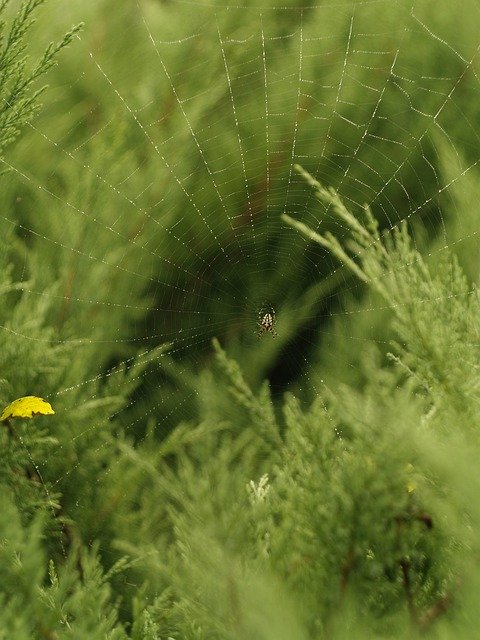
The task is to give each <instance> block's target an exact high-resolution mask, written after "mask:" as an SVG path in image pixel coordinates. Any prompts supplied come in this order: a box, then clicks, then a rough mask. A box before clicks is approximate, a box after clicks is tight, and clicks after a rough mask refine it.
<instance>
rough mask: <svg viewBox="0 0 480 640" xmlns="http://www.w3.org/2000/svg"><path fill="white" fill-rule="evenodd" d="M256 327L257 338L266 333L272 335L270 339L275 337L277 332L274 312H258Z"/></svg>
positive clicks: (271, 310)
mask: <svg viewBox="0 0 480 640" xmlns="http://www.w3.org/2000/svg"><path fill="white" fill-rule="evenodd" d="M258 327H259V329H258V334H257V335H258V337H260V336H262V335H263V334H264V333H267V332H268V333H271V334H272V338H276V337H277V332H276V331H275V311H274V310H273V309H270V310H269V311H265V310H262V311H259V313H258Z"/></svg>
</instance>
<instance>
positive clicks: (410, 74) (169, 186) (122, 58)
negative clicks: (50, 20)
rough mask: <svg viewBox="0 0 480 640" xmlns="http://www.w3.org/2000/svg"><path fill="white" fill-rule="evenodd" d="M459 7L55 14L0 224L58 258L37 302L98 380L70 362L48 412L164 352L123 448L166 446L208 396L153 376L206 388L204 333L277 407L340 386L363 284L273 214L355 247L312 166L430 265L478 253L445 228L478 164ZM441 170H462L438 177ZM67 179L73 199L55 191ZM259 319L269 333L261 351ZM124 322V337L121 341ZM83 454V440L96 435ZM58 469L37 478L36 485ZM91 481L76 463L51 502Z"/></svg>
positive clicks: (59, 10)
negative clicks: (51, 311)
mask: <svg viewBox="0 0 480 640" xmlns="http://www.w3.org/2000/svg"><path fill="white" fill-rule="evenodd" d="M448 4H449V3H448V2H446V0H445V2H440V3H439V2H429V1H426V0H425V1H423V2H411V1H399V2H392V0H371V1H368V0H366V1H364V2H350V1H345V2H341V1H339V2H330V3H319V4H313V3H312V4H311V5H305V6H297V5H296V4H295V3H293V2H291V3H289V4H286V5H285V6H275V5H271V4H270V3H269V2H267V1H265V2H263V3H261V2H256V3H252V4H248V6H243V5H235V3H232V4H228V3H214V2H186V1H183V0H171V1H170V2H165V3H161V2H154V1H153V0H151V1H150V2H149V1H146V0H138V1H135V2H133V3H126V4H125V5H124V6H122V7H120V6H117V5H115V10H114V13H115V15H112V13H111V12H110V13H109V7H110V4H109V3H104V4H103V3H84V2H76V3H68V5H67V4H66V3H65V2H60V1H59V2H56V3H55V2H52V5H53V9H52V11H53V12H54V13H55V14H56V15H57V14H58V15H61V16H62V17H61V19H60V18H58V21H59V22H58V25H56V26H57V27H58V29H59V30H61V29H63V28H64V26H65V24H67V19H68V21H70V22H73V21H74V20H77V19H84V20H85V21H86V28H85V30H84V32H83V33H82V34H81V35H80V37H79V41H78V42H77V43H76V44H75V46H73V47H72V48H71V50H70V51H69V52H68V55H66V56H65V59H64V60H62V62H61V63H60V66H59V67H58V70H57V71H56V72H55V74H54V75H53V76H52V78H53V79H51V80H50V84H51V85H52V88H51V90H50V93H49V95H48V98H46V105H45V108H44V110H43V112H42V115H41V117H39V118H38V119H37V120H36V121H35V122H34V123H33V124H32V125H31V127H30V131H29V132H28V133H27V135H25V136H24V138H23V139H22V141H21V142H20V143H19V144H18V146H17V148H16V149H15V150H14V151H11V152H9V153H8V154H7V157H6V160H4V161H3V163H4V165H5V168H8V169H9V173H8V175H7V176H4V177H3V178H2V179H3V184H4V188H5V192H6V193H7V194H8V195H10V196H11V197H12V198H13V197H14V196H15V198H17V200H16V201H17V202H18V203H19V204H18V206H17V217H18V219H19V220H20V221H21V222H20V223H18V221H17V220H15V219H14V216H13V214H12V216H9V214H6V213H3V214H2V217H3V218H4V220H5V221H7V222H9V223H11V224H12V225H15V226H16V228H17V229H18V230H20V232H21V233H22V234H24V235H25V236H26V237H27V238H28V239H29V241H32V242H35V243H37V245H40V246H43V247H44V255H51V256H52V258H51V266H49V267H48V268H47V267H46V268H47V270H48V269H51V270H53V271H54V272H56V276H57V277H58V278H59V279H60V282H61V285H60V286H59V288H57V289H54V290H52V289H51V288H50V289H42V288H41V287H40V286H31V287H28V285H27V290H28V291H30V293H31V296H32V299H36V298H45V299H48V300H52V299H53V300H55V301H56V304H57V303H58V305H59V308H60V309H63V311H62V313H63V314H64V316H65V317H64V318H63V316H62V318H63V319H62V322H61V325H62V328H63V326H65V327H67V326H70V325H71V326H73V327H74V328H75V331H74V333H73V335H72V334H70V335H69V336H68V337H67V338H66V339H67V341H74V342H75V344H76V345H77V347H78V349H82V348H84V349H86V350H87V351H88V353H90V354H91V357H92V358H95V355H94V354H95V353H98V354H99V355H98V358H99V361H100V362H101V363H102V365H103V369H102V370H99V371H97V373H92V376H91V377H90V378H89V379H88V380H84V379H75V368H74V367H73V371H72V375H71V379H69V380H68V381H65V383H64V384H63V385H60V387H59V389H58V391H57V394H56V396H55V397H53V398H49V399H50V400H51V401H52V402H53V403H54V404H55V405H56V406H57V407H60V408H61V411H63V412H64V413H65V414H71V415H75V412H78V411H81V410H82V406H81V405H80V406H79V405H78V402H79V398H82V400H81V402H82V403H84V404H85V405H88V404H89V403H91V402H94V401H95V391H92V393H91V395H89V393H90V392H89V391H88V392H86V393H83V395H82V393H79V391H81V390H82V389H90V388H91V387H92V383H94V382H95V381H96V380H98V379H104V378H105V379H106V380H108V384H109V385H110V386H111V388H112V389H115V387H116V386H117V387H118V388H120V387H121V384H122V380H123V378H122V375H123V371H124V369H123V368H122V365H124V366H125V367H127V368H129V367H131V366H133V362H137V363H139V362H140V363H141V362H142V361H145V362H147V361H148V362H149V361H150V360H151V355H150V352H151V349H152V348H154V347H156V346H158V345H162V344H166V343H168V344H169V345H170V346H169V348H168V350H166V351H165V354H163V355H162V354H161V355H157V356H155V358H156V365H157V366H156V368H155V367H154V369H153V372H152V370H151V369H150V370H149V372H147V373H144V372H142V373H140V374H139V375H140V376H141V377H142V380H141V383H140V387H139V390H137V392H136V395H134V396H133V397H132V400H131V402H130V403H129V404H128V405H127V407H122V408H121V409H119V410H118V411H117V412H115V413H114V416H113V417H119V416H120V417H122V419H123V424H124V427H125V429H126V432H127V433H129V432H131V433H132V434H138V433H139V430H140V432H141V430H142V429H144V425H145V424H146V423H147V421H148V420H149V419H150V418H152V417H154V418H156V419H157V421H158V423H157V428H158V430H159V432H160V433H161V432H162V430H163V429H165V431H168V429H170V428H171V426H172V425H173V424H175V422H178V421H179V420H189V419H192V417H193V415H192V407H194V406H195V400H196V399H195V398H194V397H193V398H192V397H191V394H189V393H187V392H185V394H184V396H183V397H182V396H181V393H180V396H179V394H178V390H177V389H174V386H175V385H174V384H173V383H172V381H171V379H169V374H168V372H166V371H165V370H164V364H163V359H165V360H166V359H167V355H168V358H169V359H170V358H173V360H174V361H176V363H177V366H178V367H179V369H178V370H179V371H180V373H181V374H184V375H185V377H188V376H191V375H192V372H195V373H198V372H200V371H201V370H202V368H204V367H205V365H206V364H208V362H209V358H210V357H211V340H212V338H213V337H219V338H220V340H221V342H222V344H223V345H225V347H226V348H227V351H228V353H229V355H231V356H232V357H234V358H236V359H237V360H238V361H239V363H240V365H241V366H242V369H243V370H244V371H245V372H246V375H247V378H248V379H249V381H250V382H251V383H252V384H253V385H255V384H257V383H258V382H259V381H261V380H262V379H263V378H265V377H267V376H268V377H270V379H271V382H272V388H273V390H274V392H275V391H278V392H282V391H283V390H285V389H286V388H287V386H288V385H289V384H291V385H293V388H295V389H296V390H297V391H299V392H301V391H302V390H303V391H305V393H310V394H312V393H313V394H315V393H317V392H319V391H320V388H321V385H322V384H323V376H324V375H325V372H326V373H327V375H330V376H332V375H333V376H334V375H335V367H332V366H329V365H328V361H329V360H331V361H339V360H340V361H342V360H343V361H346V363H347V366H349V367H351V368H352V369H355V367H356V366H357V364H356V362H357V361H356V357H355V354H358V353H360V351H361V349H362V341H363V338H361V337H358V336H357V335H356V334H355V333H353V331H352V324H351V323H349V321H350V318H351V315H352V314H357V315H358V323H359V324H360V325H365V324H368V323H369V322H370V318H371V317H372V316H373V315H374V314H376V313H378V312H380V311H381V310H382V309H381V308H379V307H378V306H375V305H374V306H371V307H368V308H365V307H364V306H363V307H359V308H358V310H356V308H355V305H354V304H353V305H352V304H349V303H348V300H350V301H351V300H355V299H358V297H359V296H360V295H361V287H360V286H359V285H358V284H357V283H356V282H355V281H354V280H353V279H351V278H347V276H346V274H345V273H344V271H343V270H342V267H341V265H339V264H338V263H336V262H335V261H334V260H333V259H332V258H331V257H330V256H329V255H327V254H326V253H325V252H323V251H322V250H321V249H320V248H318V247H312V244H311V242H309V241H307V240H306V239H304V238H303V237H300V236H298V234H296V233H295V232H294V231H293V230H292V229H291V228H290V227H288V226H286V225H285V223H283V222H282V220H281V214H282V213H288V214H289V215H291V216H292V217H294V218H296V219H298V220H301V221H302V222H304V223H306V224H308V225H309V226H310V227H311V228H312V229H314V230H323V229H325V228H327V229H331V230H332V231H334V232H336V233H337V234H340V235H341V234H342V233H343V229H342V228H341V226H340V225H339V223H338V222H336V221H335V219H334V217H333V216H332V215H331V211H330V210H329V208H328V207H327V208H322V207H321V206H320V204H319V203H318V202H317V201H316V200H315V198H314V196H313V195H312V192H311V190H309V189H308V188H307V186H306V185H305V183H304V181H303V180H302V179H301V178H300V177H299V176H298V174H297V173H296V171H295V169H294V166H295V164H300V165H302V166H303V167H304V168H305V169H307V170H308V171H309V172H310V173H311V174H312V175H313V176H314V177H315V178H317V179H318V180H319V181H320V182H321V183H322V184H324V185H327V186H333V187H335V189H336V190H337V191H338V192H339V194H340V195H341V197H342V198H343V200H344V201H345V202H346V203H348V205H349V206H350V207H351V208H352V210H354V211H356V210H358V208H359V207H361V206H362V205H363V204H364V203H368V204H370V205H371V207H372V209H373V211H374V213H375V215H376V216H377V217H379V219H380V220H381V221H382V224H383V226H384V227H385V228H390V229H393V228H395V227H396V226H398V225H399V223H400V222H401V221H403V220H407V221H409V222H410V223H412V228H413V229H415V228H416V226H415V225H418V224H419V223H421V225H422V226H424V227H425V228H426V229H427V232H428V234H429V235H430V236H431V238H432V242H431V245H430V247H431V248H430V253H431V254H432V255H438V254H440V253H441V252H442V251H443V250H444V249H445V248H447V247H453V246H454V245H455V246H456V245H457V244H459V243H462V242H464V241H468V240H469V239H471V238H473V237H475V236H476V234H477V233H478V227H475V226H472V224H471V223H468V222H466V223H465V226H464V227H462V224H461V222H460V223H459V222H458V220H457V222H456V226H455V230H454V231H452V230H451V229H452V228H453V227H452V224H451V222H450V221H449V220H448V219H444V216H443V215H442V209H443V208H447V209H448V208H449V211H450V212H451V213H452V214H453V215H455V213H457V214H458V212H456V210H455V199H454V198H453V196H451V193H453V192H454V190H455V189H457V188H458V186H459V185H461V184H462V180H464V179H465V178H466V177H467V176H468V174H469V172H471V171H475V167H476V165H477V164H478V163H479V161H480V152H479V149H480V145H479V142H480V139H479V135H478V131H477V127H476V122H477V121H478V120H477V118H478V113H477V111H478V108H477V106H476V105H478V104H480V101H479V90H480V79H479V77H478V74H477V69H478V49H479V47H480V38H478V35H477V32H476V29H475V25H478V24H479V21H480V14H479V9H478V6H476V5H475V4H474V3H467V4H468V7H466V8H465V9H464V10H463V11H464V14H465V15H468V18H469V19H468V20H463V21H459V22H458V23H457V22H452V21H454V20H455V19H456V13H455V12H454V11H453V9H449V6H448ZM85 14H86V15H85ZM68 24H69V22H68ZM432 51H434V52H435V55H432V53H431V52H432ZM66 77H68V82H66V83H65V78H66ZM62 81H63V84H62ZM75 97H76V102H75V101H74V98H75ZM119 131H120V133H119ZM459 150H460V151H459ZM442 153H447V154H449V157H450V158H453V160H454V161H455V162H456V167H457V168H456V170H455V171H454V172H453V173H452V172H450V173H449V174H448V175H447V176H445V175H442V173H441V168H442V156H441V154H442ZM39 159H41V160H39ZM57 164H58V165H61V166H62V167H65V168H66V169H65V170H68V171H70V181H73V182H74V183H75V182H76V184H77V185H78V186H76V187H74V188H70V189H66V188H65V182H64V176H62V175H61V173H56V171H55V167H56V165H57ZM32 190H33V191H35V192H38V193H39V194H40V197H41V198H42V202H43V203H44V211H43V213H41V214H39V213H38V212H36V211H34V210H33V209H32V207H31V205H30V204H29V199H28V193H29V192H30V191H32ZM445 203H448V207H442V208H441V205H444V204H445ZM112 210H115V215H112V214H111V212H112ZM106 212H107V213H106ZM109 212H110V213H109ZM109 216H110V217H109ZM450 234H451V235H450ZM56 254H58V255H61V256H62V257H63V259H64V263H66V264H68V265H69V267H68V273H65V272H63V271H62V266H61V264H63V263H61V262H60V260H57V259H56V257H55V256H56ZM99 274H101V275H99ZM105 274H106V277H105ZM97 278H98V280H97ZM105 278H106V279H105ZM110 278H111V280H110ZM40 282H41V279H40ZM92 292H95V293H92ZM266 304H268V305H271V307H272V308H273V309H274V311H275V329H276V332H277V333H278V336H277V337H276V338H275V339H273V338H272V336H271V335H264V336H262V338H261V339H260V340H258V338H257V337H256V335H255V334H256V333H257V329H258V327H257V326H256V323H257V320H258V311H259V310H260V309H262V308H265V305H266ZM121 315H125V316H127V319H128V326H124V325H117V324H116V322H115V319H116V318H119V317H120V316H121ZM332 318H336V319H337V320H338V322H337V323H333V324H332V323H331V321H330V320H331V319H332ZM342 321H345V323H347V324H346V325H345V326H346V327H347V331H350V333H347V334H343V333H342V332H341V331H340V330H339V327H340V326H341V323H342ZM68 323H70V325H69V324H68ZM105 323H110V324H109V325H108V326H110V329H109V336H110V337H109V339H107V340H105V338H104V335H105ZM4 330H5V331H7V330H10V329H8V328H6V327H4ZM337 333H338V335H337ZM61 334H62V331H60V335H61ZM99 336H101V337H99ZM19 337H20V338H21V339H24V340H25V341H26V342H27V343H28V341H29V340H30V338H29V337H28V336H26V335H25V336H18V335H17V338H19ZM373 339H377V340H378V342H379V344H383V337H382V336H377V337H376V338H375V336H373ZM339 340H341V341H342V345H343V346H342V350H339V348H338V347H339ZM59 341H60V342H62V341H65V338H64V337H61V339H59ZM319 345H321V346H319ZM342 364H343V366H344V365H345V362H343V363H342ZM165 366H166V365H165ZM322 367H324V369H325V370H323V369H322ZM319 371H320V373H318V372H319ZM105 372H106V373H105ZM164 385H165V389H162V387H163V386H164ZM93 387H94V385H93ZM27 393H38V395H42V392H41V390H30V389H26V390H25V394H27ZM152 398H153V400H151V399H152ZM179 398H180V399H179ZM136 405H138V406H140V407H142V408H141V409H140V410H136V409H135V407H136ZM94 428H95V425H92V429H94ZM72 438H75V439H76V440H77V441H80V442H81V441H82V440H85V441H88V438H89V431H86V432H82V433H76V434H75V435H74V436H72ZM58 454H59V456H60V455H61V451H59V452H58ZM48 462H49V461H45V460H43V461H42V460H40V461H35V464H36V466H37V468H38V470H39V473H41V472H43V469H44V468H45V466H46V465H47V464H48ZM81 466H82V459H81V458H79V459H78V460H76V461H72V463H71V466H70V468H69V470H68V473H67V474H65V473H62V474H59V476H58V478H56V481H55V482H54V486H53V488H54V489H56V488H61V487H62V485H63V483H64V482H65V481H66V480H67V478H66V476H74V475H75V473H77V472H78V470H79V469H81ZM106 473H107V472H106ZM95 482H97V483H101V482H102V478H101V477H100V478H97V479H96V480H95ZM79 509H81V500H80V505H79Z"/></svg>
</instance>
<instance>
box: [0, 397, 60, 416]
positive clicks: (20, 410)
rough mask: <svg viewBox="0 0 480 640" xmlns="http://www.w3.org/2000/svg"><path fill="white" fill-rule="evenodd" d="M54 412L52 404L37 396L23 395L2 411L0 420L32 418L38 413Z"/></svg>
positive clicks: (48, 413) (47, 413) (49, 413)
mask: <svg viewBox="0 0 480 640" xmlns="http://www.w3.org/2000/svg"><path fill="white" fill-rule="evenodd" d="M53 413H55V411H54V410H53V409H52V405H51V404H50V403H49V402H47V401H46V400H44V399H43V398H38V397H37V396H25V397H23V398H17V400H14V401H13V402H11V403H10V404H9V405H8V406H7V407H5V409H4V410H3V412H2V415H1V416H0V420H8V419H9V418H33V417H35V416H39V415H51V414H53Z"/></svg>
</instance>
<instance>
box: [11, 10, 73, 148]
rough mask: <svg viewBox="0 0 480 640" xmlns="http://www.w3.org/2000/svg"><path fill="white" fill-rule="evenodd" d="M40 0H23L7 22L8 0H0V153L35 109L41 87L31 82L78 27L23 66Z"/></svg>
mask: <svg viewBox="0 0 480 640" xmlns="http://www.w3.org/2000/svg"><path fill="white" fill-rule="evenodd" d="M43 3H44V0H26V1H25V2H23V3H22V5H21V7H20V8H19V10H18V12H17V13H16V14H15V15H14V17H13V19H12V20H11V22H10V24H8V27H7V22H6V20H5V13H6V9H7V5H8V4H9V0H2V2H1V3H0V20H1V22H0V34H1V35H0V38H1V39H0V74H1V75H0V103H1V106H0V131H1V134H0V153H1V152H2V151H3V150H4V148H5V147H6V146H7V145H8V144H9V143H10V142H12V141H13V140H15V138H16V137H17V136H18V134H19V131H20V129H21V128H22V127H23V126H24V125H25V124H27V123H28V122H30V121H31V120H32V118H33V116H34V114H35V112H36V111H37V110H38V106H39V101H38V98H39V96H40V94H41V93H43V91H44V89H45V87H43V88H40V89H36V90H34V89H33V87H34V85H35V82H36V81H37V80H38V78H40V77H41V76H43V75H44V74H45V73H46V72H47V71H48V70H49V69H50V68H51V67H52V66H53V65H54V64H55V63H56V58H57V55H58V53H59V52H60V51H61V50H62V49H64V48H65V47H66V46H67V45H69V44H70V42H71V41H72V39H73V37H74V36H75V35H76V34H77V33H78V31H79V30H80V29H81V25H78V26H76V27H74V28H73V29H71V30H70V31H68V33H66V34H65V36H64V37H63V38H62V40H61V41H60V42H58V43H57V44H54V43H51V44H49V45H48V47H47V48H46V49H45V50H44V52H43V54H42V55H41V57H40V58H39V59H38V60H37V62H36V63H35V64H34V65H33V67H32V68H28V67H27V61H28V57H27V55H26V52H27V36H28V35H29V32H30V31H31V27H32V25H33V22H34V20H35V17H34V16H35V12H36V10H37V8H38V7H39V6H40V5H42V4H43Z"/></svg>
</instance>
